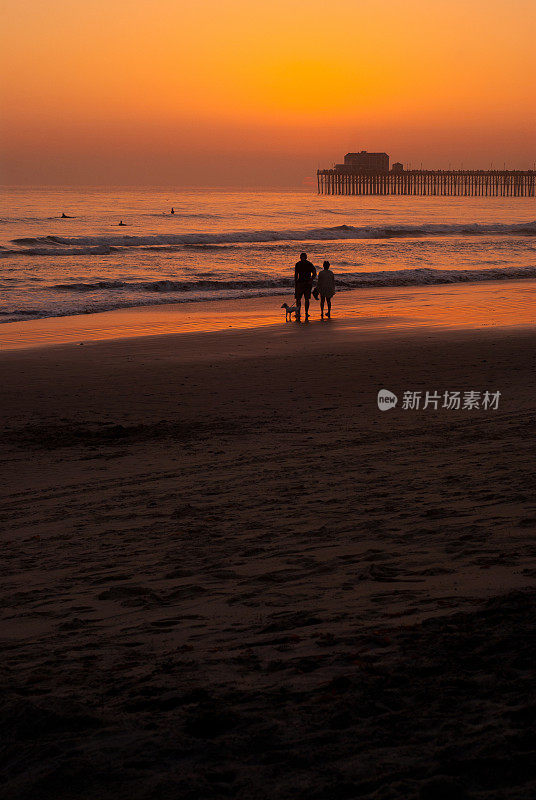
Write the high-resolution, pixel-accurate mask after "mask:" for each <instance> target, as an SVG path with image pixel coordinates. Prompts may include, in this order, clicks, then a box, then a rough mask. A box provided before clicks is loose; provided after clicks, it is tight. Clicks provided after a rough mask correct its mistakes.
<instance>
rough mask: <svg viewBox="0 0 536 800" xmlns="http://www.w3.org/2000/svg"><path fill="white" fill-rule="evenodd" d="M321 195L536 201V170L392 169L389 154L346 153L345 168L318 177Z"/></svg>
mask: <svg viewBox="0 0 536 800" xmlns="http://www.w3.org/2000/svg"><path fill="white" fill-rule="evenodd" d="M316 176H317V184H318V193H319V194H344V195H353V194H355V195H367V194H375V195H376V194H408V195H438V196H452V197H535V196H536V171H535V170H525V171H522V170H508V169H503V170H478V169H472V170H464V169H454V170H451V169H449V170H442V169H438V170H427V169H409V170H408V169H404V165H403V164H402V163H400V162H399V161H396V162H395V163H394V164H393V166H392V168H391V169H389V156H388V155H387V153H368V152H367V151H366V150H361V152H359V153H346V155H345V156H344V164H336V165H335V166H334V167H333V169H319V170H317V173H316Z"/></svg>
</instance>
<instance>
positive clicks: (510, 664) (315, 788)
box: [0, 319, 536, 800]
mask: <svg viewBox="0 0 536 800" xmlns="http://www.w3.org/2000/svg"><path fill="white" fill-rule="evenodd" d="M535 344H536V333H535V331H534V329H533V328H528V327H527V328H513V327H510V328H491V329H487V330H484V329H483V330H468V329H465V330H439V329H437V328H433V327H432V328H427V329H423V328H422V327H421V328H411V329H408V330H404V329H403V328H401V327H399V328H396V329H395V328H392V329H391V330H390V331H389V335H386V333H385V331H383V330H382V331H378V330H377V329H376V328H375V327H374V326H372V325H371V326H369V327H368V328H367V330H366V331H363V327H362V326H361V327H360V325H358V324H352V322H351V321H349V320H348V319H346V320H339V321H337V320H335V321H334V322H333V324H332V325H329V323H328V324H326V325H321V324H320V323H317V324H315V325H311V326H308V327H306V326H295V325H289V326H285V325H280V326H266V327H263V328H261V329H255V328H251V329H247V330H230V331H220V332H212V333H188V334H187V333H185V334H181V335H169V336H150V337H145V338H138V339H122V340H118V341H103V342H98V341H87V342H86V343H85V344H84V346H82V347H81V346H79V345H78V344H76V345H74V344H68V345H63V346H61V347H58V346H56V347H48V348H45V349H25V350H18V351H15V350H14V351H12V352H3V353H2V354H1V355H0V364H1V368H2V375H3V381H2V386H1V388H0V398H1V400H0V403H1V408H2V418H3V423H2V433H1V439H2V450H3V462H4V478H3V483H2V487H1V500H0V524H1V526H2V552H3V559H2V565H3V566H2V583H1V590H0V591H1V598H2V609H3V621H2V672H1V674H2V683H3V690H4V691H3V693H2V715H1V716H2V728H3V734H4V736H3V740H4V742H5V744H4V746H3V751H2V773H1V777H2V779H3V780H4V782H5V789H4V792H3V796H4V797H6V798H10V799H11V798H13V799H14V798H30V797H37V798H57V797H62V798H66V799H67V800H70V799H71V798H73V799H74V798H91V800H93V798H95V800H97V798H99V799H102V798H105V799H107V798H112V797H113V798H127V797H135V798H176V797H183V798H192V800H193V798H223V797H236V798H240V799H242V798H243V799H244V800H246V798H247V799H248V800H249V798H253V797H255V798H266V799H267V800H268V798H269V799H270V800H272V798H274V799H276V800H279V799H283V798H300V799H301V798H303V800H306V799H307V800H309V799H310V798H313V799H314V800H316V799H318V800H319V799H320V798H322V799H324V798H326V799H327V798H330V799H331V798H339V797H342V798H354V797H363V798H375V800H391V799H392V800H411V799H412V798H419V799H420V800H428V799H431V798H434V800H442V799H444V798H452V800H455V798H456V800H457V799H458V798H464V797H467V798H488V799H489V798H493V800H497V799H498V798H508V799H509V800H514V798H515V800H521V799H522V798H523V800H526V798H528V797H531V796H533V795H534V794H535V791H536V774H535V769H534V762H535V759H534V755H535V753H534V750H535V747H534V738H533V736H532V733H531V729H532V726H533V724H534V708H535V707H536V705H535V698H534V694H533V687H534V663H535V658H534V656H535V653H534V623H533V619H534V607H535V600H536V582H535V576H536V547H535V544H534V534H535V531H536V499H535V495H534V434H535V422H534V397H535V396H536V371H535V369H534V367H535V363H534V361H535V357H534V353H535ZM381 388H387V389H390V390H391V391H393V392H394V393H395V394H397V395H398V397H399V398H400V401H399V404H398V406H397V407H396V408H395V409H394V410H391V411H388V412H380V411H379V410H378V408H377V404H376V395H377V392H378V390H379V389H381ZM407 390H412V391H423V392H425V391H426V390H429V391H437V392H438V393H439V394H440V395H441V396H442V394H443V392H444V391H446V390H449V391H461V392H465V391H471V390H474V391H480V392H484V391H486V390H488V391H493V392H495V391H497V390H498V391H500V392H501V397H500V401H499V407H498V410H496V411H493V410H489V409H488V410H483V409H473V410H459V411H455V410H447V409H442V408H438V410H437V411H436V410H432V409H431V408H428V409H426V410H422V409H421V410H403V409H402V407H401V399H402V396H403V393H404V391H407ZM531 693H532V694H531Z"/></svg>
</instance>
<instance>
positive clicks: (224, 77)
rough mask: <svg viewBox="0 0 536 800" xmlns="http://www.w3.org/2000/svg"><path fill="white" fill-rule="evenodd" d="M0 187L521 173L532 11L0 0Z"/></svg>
mask: <svg viewBox="0 0 536 800" xmlns="http://www.w3.org/2000/svg"><path fill="white" fill-rule="evenodd" d="M3 8H4V11H3V21H2V31H1V34H0V35H1V37H2V42H1V56H0V58H1V60H2V64H1V73H2V87H1V95H2V97H1V99H2V109H3V111H2V126H1V131H0V136H1V140H2V150H3V161H2V174H1V176H0V179H1V181H2V182H3V183H21V184H47V183H50V184H56V185H57V184H99V183H115V184H134V185H135V184H170V185H177V186H180V185H184V186H192V185H201V186H203V185H205V186H206V185H237V186H239V185H243V186H253V185H263V186H270V185H274V186H285V185H286V186H290V187H293V186H300V185H303V183H304V181H306V179H307V177H308V176H311V175H312V174H313V173H314V172H315V170H316V168H317V166H329V165H331V164H332V163H333V162H335V161H339V160H341V156H342V155H343V154H344V153H345V152H347V151H348V150H361V149H368V150H385V151H386V152H388V153H389V154H390V155H391V157H392V159H393V160H401V161H403V162H404V163H406V164H409V163H412V164H413V166H420V164H421V162H422V163H423V165H424V166H427V167H447V166H448V165H449V163H450V164H451V165H452V166H456V167H459V166H460V165H461V164H462V163H463V164H464V166H471V167H484V168H485V167H489V165H490V164H491V163H492V162H493V164H494V165H495V166H500V167H502V165H503V163H504V162H506V164H507V166H511V167H517V168H527V167H533V165H534V162H535V160H536V137H535V134H534V130H535V124H536V103H535V102H534V96H533V95H534V85H535V83H536V48H535V46H534V42H535V36H536V2H535V0H508V1H507V0H329V2H328V0H266V1H265V0H189V1H188V2H185V1H184V0H182V1H181V0H69V2H65V0H3Z"/></svg>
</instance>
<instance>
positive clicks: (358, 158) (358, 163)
mask: <svg viewBox="0 0 536 800" xmlns="http://www.w3.org/2000/svg"><path fill="white" fill-rule="evenodd" d="M335 169H339V170H341V171H342V172H344V171H348V170H352V171H355V172H363V173H365V172H379V173H387V172H389V156H388V155H387V153H367V151H366V150H361V152H360V153H346V155H345V156H344V164H337V166H336V167H335Z"/></svg>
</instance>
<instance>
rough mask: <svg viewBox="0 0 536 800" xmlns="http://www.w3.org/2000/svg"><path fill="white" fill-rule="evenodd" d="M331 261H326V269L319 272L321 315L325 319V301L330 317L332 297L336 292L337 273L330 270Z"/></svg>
mask: <svg viewBox="0 0 536 800" xmlns="http://www.w3.org/2000/svg"><path fill="white" fill-rule="evenodd" d="M329 267H330V263H329V261H324V269H323V270H321V271H320V272H319V273H318V281H317V289H318V292H319V294H320V315H321V317H322V319H324V303H327V304H328V313H327V317H328V319H330V318H331V298H332V297H333V295H334V294H335V275H334V274H333V272H332V271H331V270H330V268H329Z"/></svg>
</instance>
